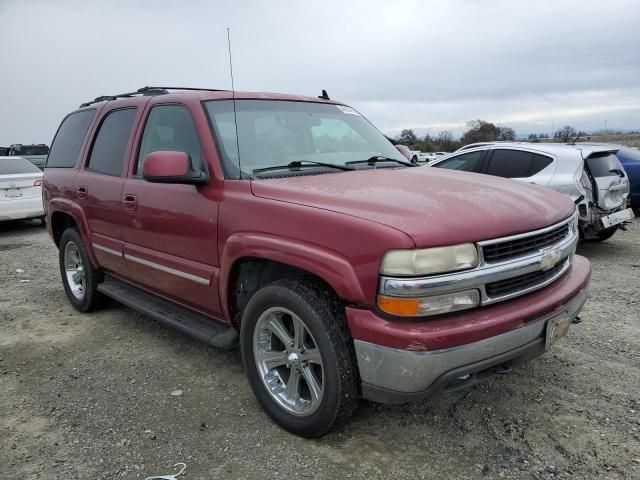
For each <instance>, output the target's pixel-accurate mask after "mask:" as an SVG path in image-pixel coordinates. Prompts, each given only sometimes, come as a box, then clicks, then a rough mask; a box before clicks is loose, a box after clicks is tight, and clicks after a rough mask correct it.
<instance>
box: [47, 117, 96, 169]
mask: <svg viewBox="0 0 640 480" xmlns="http://www.w3.org/2000/svg"><path fill="white" fill-rule="evenodd" d="M95 114H96V111H95V110H82V111H81V112H75V113H72V114H71V115H69V116H67V118H65V119H64V120H63V121H62V124H61V125H60V128H58V133H56V137H55V138H54V139H53V145H51V151H50V152H49V156H48V157H47V164H46V167H47V168H52V167H53V168H56V167H66V168H69V167H73V166H74V165H75V164H76V161H77V160H78V155H79V154H80V148H81V147H82V142H84V137H85V136H86V135H87V130H89V125H91V122H92V121H93V117H94V115H95Z"/></svg>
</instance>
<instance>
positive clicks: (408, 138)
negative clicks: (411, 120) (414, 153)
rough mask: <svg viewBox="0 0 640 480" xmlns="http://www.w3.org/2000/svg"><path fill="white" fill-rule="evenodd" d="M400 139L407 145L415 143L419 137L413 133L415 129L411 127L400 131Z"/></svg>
mask: <svg viewBox="0 0 640 480" xmlns="http://www.w3.org/2000/svg"><path fill="white" fill-rule="evenodd" d="M400 141H401V142H402V143H404V144H405V145H407V144H413V143H416V142H417V141H418V137H416V134H415V133H413V130H411V129H410V128H405V129H404V130H402V132H400Z"/></svg>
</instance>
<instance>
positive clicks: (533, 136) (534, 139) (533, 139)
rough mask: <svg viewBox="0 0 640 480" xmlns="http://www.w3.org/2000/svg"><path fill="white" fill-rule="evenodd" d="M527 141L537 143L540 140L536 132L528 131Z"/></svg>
mask: <svg viewBox="0 0 640 480" xmlns="http://www.w3.org/2000/svg"><path fill="white" fill-rule="evenodd" d="M529 141H530V142H533V143H537V142H539V141H540V139H539V138H538V134H536V133H530V134H529Z"/></svg>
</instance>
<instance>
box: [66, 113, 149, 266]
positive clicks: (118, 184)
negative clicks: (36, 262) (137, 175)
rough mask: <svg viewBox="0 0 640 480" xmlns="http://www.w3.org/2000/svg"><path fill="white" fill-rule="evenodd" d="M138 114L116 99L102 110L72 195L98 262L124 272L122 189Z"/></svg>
mask: <svg viewBox="0 0 640 480" xmlns="http://www.w3.org/2000/svg"><path fill="white" fill-rule="evenodd" d="M137 116H138V108H137V106H136V105H130V106H127V105H126V104H125V105H123V104H122V103H120V105H119V106H118V108H117V109H113V108H112V109H109V110H106V111H104V112H103V114H102V116H101V118H100V119H99V123H98V128H97V133H96V134H95V135H94V137H93V143H92V145H91V147H90V150H89V154H88V155H87V160H86V163H85V165H84V168H83V169H82V170H81V171H80V172H78V174H77V176H76V179H75V189H76V198H77V201H78V203H79V204H80V205H81V206H82V208H83V210H84V213H85V217H86V219H87V222H88V224H89V230H90V232H91V246H92V247H93V250H94V253H95V255H96V258H97V259H98V262H99V263H100V266H102V267H103V268H104V269H106V270H110V271H113V272H116V273H120V274H123V275H126V272H127V269H126V263H125V261H124V257H123V247H124V236H123V232H122V217H123V215H124V212H123V204H122V189H123V187H124V173H125V171H126V165H128V162H126V161H125V160H126V159H128V156H129V153H130V150H131V136H132V135H131V134H132V131H133V126H134V125H135V123H136V122H135V120H136V117H137Z"/></svg>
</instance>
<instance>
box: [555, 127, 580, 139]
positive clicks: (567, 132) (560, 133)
mask: <svg viewBox="0 0 640 480" xmlns="http://www.w3.org/2000/svg"><path fill="white" fill-rule="evenodd" d="M576 135H577V132H576V129H575V128H573V127H572V126H571V125H565V126H564V127H562V128H561V129H560V130H556V132H555V133H554V134H553V138H557V139H559V140H560V141H562V142H566V141H568V140H569V139H570V138H573V137H575V136H576Z"/></svg>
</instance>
